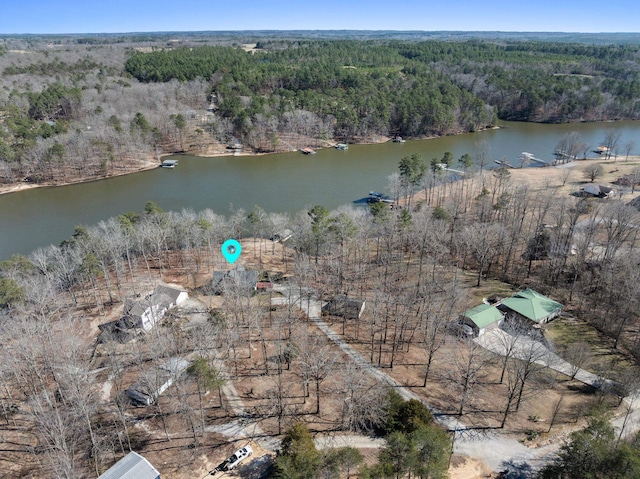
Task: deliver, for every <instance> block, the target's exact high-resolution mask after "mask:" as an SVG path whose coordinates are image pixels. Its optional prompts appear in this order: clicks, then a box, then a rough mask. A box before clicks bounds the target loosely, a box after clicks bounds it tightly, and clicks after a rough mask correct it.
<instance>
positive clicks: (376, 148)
mask: <svg viewBox="0 0 640 479" xmlns="http://www.w3.org/2000/svg"><path fill="white" fill-rule="evenodd" d="M501 126H502V127H503V128H502V129H499V130H488V131H482V132H478V133H468V134H463V135H458V136H449V137H444V138H434V139H429V140H416V141H411V140H408V141H406V142H405V143H393V142H388V143H383V144H377V145H349V149H348V150H345V151H340V150H337V149H335V148H328V149H325V150H319V151H318V152H317V154H315V155H303V154H302V153H300V152H291V153H283V154H273V155H264V156H240V157H235V156H225V157H215V158H202V157H192V156H179V157H175V158H176V159H179V163H178V165H176V167H175V168H155V169H153V170H148V171H143V172H140V173H134V174H130V175H125V176H119V177H114V178H109V179H106V180H100V181H93V182H89V183H82V184H76V185H69V186H61V187H53V188H35V189H30V190H25V191H20V192H16V193H10V194H5V195H0V260H2V259H6V258H8V257H10V256H11V255H12V254H14V253H21V254H28V253H30V252H31V251H33V250H34V249H36V248H38V247H42V246H47V245H49V244H59V243H60V242H61V241H62V240H64V239H66V238H69V237H70V236H71V234H72V233H73V230H74V228H75V226H76V225H79V224H84V225H92V224H96V223H98V222H99V221H101V220H105V219H107V218H109V217H112V216H117V215H119V214H122V213H125V212H127V211H141V210H142V209H143V208H144V205H145V203H146V202H147V201H154V202H155V203H157V204H158V206H160V207H161V208H162V209H164V210H174V211H180V210H182V209H185V208H190V209H193V210H195V211H199V210H203V209H207V208H209V209H211V210H213V211H215V212H216V213H219V214H229V213H230V212H231V211H232V210H233V209H238V208H244V209H245V210H250V209H251V208H253V206H254V205H259V206H261V207H262V208H263V209H265V210H266V211H268V212H289V213H295V212H297V211H300V210H302V209H304V208H307V207H310V206H313V205H316V204H321V205H324V206H326V207H327V208H330V209H331V208H335V207H338V206H340V205H343V204H349V203H351V202H352V201H354V200H356V199H359V198H362V197H364V196H366V195H367V194H368V192H369V191H371V190H374V191H382V192H384V191H386V186H387V177H388V176H389V175H390V174H391V173H394V172H397V171H398V162H399V161H400V159H401V158H402V157H404V156H407V155H411V154H414V153H417V154H420V155H422V157H423V158H424V159H425V160H426V161H427V163H428V162H429V161H430V160H431V159H432V158H442V155H443V154H444V152H445V151H450V152H451V153H452V154H453V157H454V158H455V159H456V160H457V159H458V158H460V156H462V155H463V154H465V153H469V154H470V155H472V156H473V153H474V149H475V145H476V143H478V142H480V141H485V142H486V144H487V147H488V153H487V167H495V166H496V165H495V163H494V162H493V161H494V160H502V159H506V160H507V161H510V162H511V163H513V164H519V160H518V158H519V156H520V154H521V153H522V152H524V151H526V152H530V153H532V154H533V155H535V157H537V158H540V159H543V160H552V159H553V158H554V157H553V152H554V150H555V147H556V145H557V144H558V142H559V141H560V139H561V138H562V137H563V136H564V135H566V134H568V133H571V132H573V131H575V132H577V133H579V134H580V136H581V137H582V141H583V142H585V143H586V144H587V145H590V146H591V147H592V148H590V150H592V149H594V148H595V147H597V146H599V145H601V144H602V143H603V142H604V138H605V135H606V132H607V130H609V129H611V128H613V129H615V131H616V132H618V133H620V140H619V143H618V144H619V149H620V154H621V155H622V156H624V145H625V144H627V143H629V142H630V141H634V142H635V147H634V149H633V150H632V153H636V154H637V153H638V152H640V122H618V123H581V124H569V125H547V124H545V125H541V124H533V123H513V122H509V123H501ZM592 155H594V156H595V154H593V153H592ZM623 160H624V158H621V159H620V160H619V161H623ZM456 166H457V165H453V167H454V168H455V167H456Z"/></svg>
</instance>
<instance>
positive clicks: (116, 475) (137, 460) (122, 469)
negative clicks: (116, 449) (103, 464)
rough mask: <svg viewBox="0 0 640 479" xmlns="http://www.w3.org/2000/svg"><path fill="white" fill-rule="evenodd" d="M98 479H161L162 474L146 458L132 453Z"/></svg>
mask: <svg viewBox="0 0 640 479" xmlns="http://www.w3.org/2000/svg"><path fill="white" fill-rule="evenodd" d="M98 479H160V473H159V472H158V471H157V470H156V468H155V467H153V466H152V465H151V464H150V463H149V461H147V460H146V459H145V458H144V457H142V456H141V455H140V454H138V453H136V452H133V451H131V452H130V453H129V454H127V455H126V456H124V457H123V458H122V459H120V460H119V461H118V462H116V463H115V464H114V465H113V466H111V467H110V468H109V469H108V470H107V471H106V472H105V473H104V474H102V475H101V476H100V477H99V478H98Z"/></svg>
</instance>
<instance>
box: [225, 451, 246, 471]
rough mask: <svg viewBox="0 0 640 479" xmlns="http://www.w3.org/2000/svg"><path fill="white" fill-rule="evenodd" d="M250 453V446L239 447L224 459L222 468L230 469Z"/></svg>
mask: <svg viewBox="0 0 640 479" xmlns="http://www.w3.org/2000/svg"><path fill="white" fill-rule="evenodd" d="M251 454H253V449H251V446H245V447H243V448H241V449H238V450H237V451H236V452H234V453H233V454H232V455H231V456H229V457H228V458H227V460H226V461H224V463H223V464H224V470H225V471H230V470H232V469H233V468H234V467H236V466H237V465H238V464H240V463H241V462H242V461H244V460H245V459H246V458H247V457H249V456H250V455H251Z"/></svg>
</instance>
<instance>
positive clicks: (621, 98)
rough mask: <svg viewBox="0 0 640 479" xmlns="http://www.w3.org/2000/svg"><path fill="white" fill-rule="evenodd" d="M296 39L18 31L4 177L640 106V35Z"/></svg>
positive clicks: (9, 68) (67, 176) (3, 105)
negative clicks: (635, 39) (623, 38)
mask: <svg viewBox="0 0 640 479" xmlns="http://www.w3.org/2000/svg"><path fill="white" fill-rule="evenodd" d="M345 36H346V37H349V35H347V34H345ZM291 37H293V38H289V39H278V38H277V37H276V36H274V35H269V34H264V35H263V36H262V37H260V36H259V35H256V36H255V37H251V36H248V37H246V38H245V36H243V37H242V40H239V39H238V38H231V39H230V38H226V37H224V36H216V35H206V34H193V35H192V36H185V35H180V34H176V35H174V36H171V35H170V34H162V35H157V36H129V37H117V36H107V37H97V36H87V37H43V38H38V37H24V38H23V37H6V38H3V39H1V40H0V71H1V72H2V75H1V76H0V182H2V183H15V182H18V181H23V180H26V181H30V182H46V183H53V184H60V183H67V182H71V181H77V180H80V179H87V178H94V177H100V176H109V175H114V174H120V173H125V172H128V171H135V170H138V169H140V168H144V167H149V166H152V165H154V164H157V161H158V157H159V156H160V155H161V154H163V153H175V152H181V151H187V152H190V153H195V154H216V153H218V154H220V153H224V152H225V148H226V146H228V145H229V144H242V145H243V148H244V150H245V151H247V152H270V151H288V150H293V149H297V148H300V147H303V146H312V147H313V146H326V145H329V144H332V143H334V142H338V141H340V142H369V141H381V140H382V139H384V138H388V137H390V136H394V135H400V136H403V137H411V138H422V137H427V136H433V135H449V134H456V133H460V132H467V131H475V130H478V129H482V128H486V127H490V126H492V125H495V123H496V120H497V119H498V118H500V119H505V120H520V121H535V122H574V121H595V120H617V119H637V118H638V117H639V116H640V109H639V107H638V101H639V100H638V98H639V97H640V78H639V66H638V60H639V57H640V47H638V46H637V44H634V43H621V44H619V45H616V44H609V45H602V44H597V45H596V44H588V43H568V42H566V41H564V42H562V43H561V42H544V41H523V40H519V41H518V40H515V39H510V38H499V39H489V38H484V39H478V38H468V37H465V36H458V37H455V36H454V37H453V38H455V39H457V40H448V41H447V40H443V39H441V38H440V37H437V36H436V37H435V38H434V39H429V40H421V41H418V40H416V39H414V38H412V37H411V36H410V35H409V36H408V37H409V38H408V39H402V40H400V39H395V38H393V37H392V36H388V37H387V36H385V35H378V36H374V37H373V38H368V39H343V38H339V37H332V38H324V39H323V38H320V37H321V36H320V35H317V38H316V39H305V38H303V37H301V36H296V35H294V34H292V35H291ZM352 37H356V38H357V37H358V36H357V35H352ZM363 38H366V37H363ZM239 41H246V42H247V44H246V45H245V48H240V46H241V45H239V44H238V42H239ZM247 45H248V46H247Z"/></svg>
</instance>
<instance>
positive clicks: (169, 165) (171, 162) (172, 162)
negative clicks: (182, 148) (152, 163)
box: [160, 160, 178, 168]
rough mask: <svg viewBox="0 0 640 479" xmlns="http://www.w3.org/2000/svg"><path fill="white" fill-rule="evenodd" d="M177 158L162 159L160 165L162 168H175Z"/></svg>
mask: <svg viewBox="0 0 640 479" xmlns="http://www.w3.org/2000/svg"><path fill="white" fill-rule="evenodd" d="M177 164H178V160H164V161H163V162H162V164H161V165H160V166H162V167H163V168H175V167H176V165H177Z"/></svg>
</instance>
